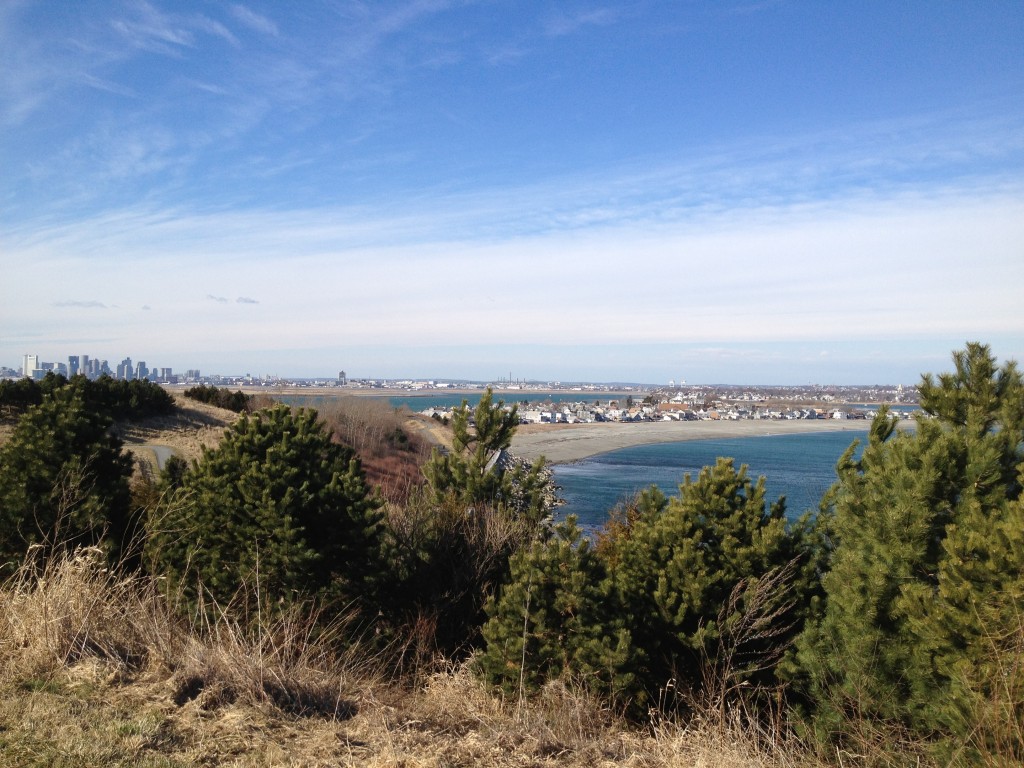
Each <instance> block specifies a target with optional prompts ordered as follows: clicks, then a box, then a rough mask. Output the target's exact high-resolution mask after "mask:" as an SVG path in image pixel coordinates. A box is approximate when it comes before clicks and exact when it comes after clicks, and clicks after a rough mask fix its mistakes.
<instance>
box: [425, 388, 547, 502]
mask: <svg viewBox="0 0 1024 768" xmlns="http://www.w3.org/2000/svg"><path fill="white" fill-rule="evenodd" d="M518 425H519V415H518V411H517V407H516V406H515V405H513V406H512V407H511V408H509V409H506V408H505V403H504V401H501V400H499V401H498V402H497V403H494V393H493V392H492V391H491V389H490V388H488V389H487V392H486V393H485V394H484V395H483V396H482V397H481V398H480V402H479V403H478V404H477V406H476V408H475V409H474V410H473V411H472V412H470V409H469V406H468V405H467V403H466V401H465V400H463V401H462V406H461V407H460V408H456V409H455V411H454V412H453V414H452V422H451V426H452V450H451V451H450V452H448V453H442V452H440V451H438V450H437V449H435V450H434V452H433V454H432V455H431V457H430V460H429V461H428V462H427V464H426V466H425V467H424V470H423V471H424V474H425V476H426V479H427V484H428V486H429V487H430V489H431V490H432V492H433V494H434V499H435V501H436V502H437V503H438V504H442V505H445V504H447V505H452V504H455V505H459V506H463V507H472V506H475V505H481V504H483V505H489V506H494V507H501V508H502V509H504V510H506V511H508V512H510V513H514V514H518V515H524V516H526V517H528V518H529V519H531V520H534V521H536V522H539V521H540V520H542V519H543V518H544V517H546V516H547V515H548V514H549V513H550V511H551V508H552V506H553V503H554V496H553V493H552V491H551V479H550V472H548V471H547V470H546V468H545V466H544V460H543V458H541V459H538V460H537V461H536V462H534V463H533V464H529V463H527V462H523V461H519V460H515V459H514V458H512V457H509V456H508V454H507V450H508V447H509V445H510V444H511V442H512V437H513V435H514V434H515V431H516V427H517V426H518Z"/></svg>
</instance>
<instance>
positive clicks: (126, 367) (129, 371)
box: [117, 357, 135, 381]
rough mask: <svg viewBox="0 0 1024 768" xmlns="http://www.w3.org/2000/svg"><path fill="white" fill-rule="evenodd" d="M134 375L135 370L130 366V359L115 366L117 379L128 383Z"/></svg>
mask: <svg viewBox="0 0 1024 768" xmlns="http://www.w3.org/2000/svg"><path fill="white" fill-rule="evenodd" d="M134 375H135V368H134V367H133V366H132V359H131V358H130V357H126V358H125V359H124V360H122V361H121V362H120V364H118V366H117V378H119V379H125V380H126V381H130V380H131V378H132V377H133V376H134Z"/></svg>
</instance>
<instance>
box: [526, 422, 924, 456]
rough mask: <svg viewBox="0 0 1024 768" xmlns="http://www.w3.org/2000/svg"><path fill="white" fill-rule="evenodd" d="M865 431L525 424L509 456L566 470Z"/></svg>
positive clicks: (781, 425)
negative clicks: (717, 442)
mask: <svg viewBox="0 0 1024 768" xmlns="http://www.w3.org/2000/svg"><path fill="white" fill-rule="evenodd" d="M912 424H913V422H910V421H903V422H901V425H908V426H911V425H912ZM870 426H871V422H869V421H859V420H852V421H841V420H831V419H829V420H820V419H819V420H810V419H799V420H793V421H767V420H766V421H755V420H741V421H654V422H640V423H636V424H623V423H618V422H608V423H602V424H529V425H524V426H521V427H519V429H518V430H517V432H516V434H515V437H514V438H513V439H512V446H511V450H512V453H514V454H516V455H517V456H521V457H522V458H524V459H529V460H531V461H533V460H534V459H536V458H537V457H538V456H544V458H545V459H547V460H548V461H549V462H550V463H552V464H567V463H569V462H572V461H579V460H580V459H585V458H588V457H590V456H596V455H597V454H599V453H606V452H608V451H614V450H618V449H619V448H631V447H633V446H635V445H650V444H652V443H676V442H681V441H683V440H707V439H713V438H729V437H755V436H758V435H796V434H806V433H808V432H864V431H865V430H867V429H868V428H869V427H870ZM851 440H852V438H851Z"/></svg>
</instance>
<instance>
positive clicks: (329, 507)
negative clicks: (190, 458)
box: [149, 405, 385, 605]
mask: <svg viewBox="0 0 1024 768" xmlns="http://www.w3.org/2000/svg"><path fill="white" fill-rule="evenodd" d="M176 482H177V483H178V484H179V488H178V490H177V491H176V492H175V493H174V494H173V495H172V496H171V499H170V501H169V503H168V504H167V505H166V506H165V507H164V508H162V509H160V510H158V511H157V512H156V513H155V514H154V515H153V516H152V517H151V519H150V526H151V540H150V545H149V553H150V557H151V559H152V561H153V567H154V569H156V570H157V572H160V573H164V574H167V575H169V576H172V577H173V580H174V581H175V582H176V583H178V584H180V585H181V587H182V588H183V589H184V591H185V594H186V595H190V596H191V597H193V598H195V597H198V596H199V594H200V591H201V592H202V593H203V594H205V595H208V596H212V597H213V598H214V599H216V600H217V601H218V602H219V603H221V604H222V605H223V604H227V603H229V602H230V601H231V600H232V599H234V598H236V595H237V594H238V593H239V590H240V588H241V587H242V586H243V585H246V586H248V587H249V592H250V593H251V594H259V595H262V596H263V597H265V598H268V599H269V604H280V603H288V602H291V601H293V600H294V599H296V598H298V597H302V596H308V595H317V596H319V597H323V598H330V599H337V600H344V601H350V600H358V599H361V598H363V599H365V598H368V596H369V595H370V594H371V593H372V592H373V590H374V589H375V585H376V584H377V582H379V580H380V578H381V575H382V572H383V571H384V568H385V566H384V564H383V562H382V560H381V558H382V554H381V525H382V523H381V513H380V509H379V508H380V503H379V502H378V501H377V500H376V498H375V497H373V496H372V495H371V493H370V491H369V489H368V487H367V485H366V482H365V480H364V477H363V474H362V470H361V468H360V465H359V461H358V459H357V458H356V457H355V455H354V453H353V452H352V451H351V449H349V448H346V447H344V446H342V445H340V444H338V443H335V442H333V441H332V440H331V436H330V435H329V434H328V433H327V432H326V431H325V429H324V425H323V424H322V423H321V422H320V421H318V420H317V414H316V411H313V410H305V409H301V408H300V409H298V411H296V412H292V411H291V410H290V409H289V408H288V407H287V406H283V405H282V406H275V407H273V408H270V409H267V410H264V411H259V412H257V413H255V414H253V415H251V416H250V415H243V416H242V417H241V418H240V419H238V420H237V421H236V422H235V423H234V424H232V425H231V426H230V427H229V428H228V429H227V430H226V431H225V434H224V437H223V439H222V440H221V442H220V444H219V445H218V447H217V448H216V449H213V450H211V449H208V448H204V450H203V455H202V458H201V459H200V460H199V461H198V462H197V463H196V464H195V465H194V466H193V467H192V468H191V470H190V471H189V472H187V473H185V475H184V476H183V477H181V478H180V479H178V480H177V481H176ZM257 585H258V591H257V590H256V587H257Z"/></svg>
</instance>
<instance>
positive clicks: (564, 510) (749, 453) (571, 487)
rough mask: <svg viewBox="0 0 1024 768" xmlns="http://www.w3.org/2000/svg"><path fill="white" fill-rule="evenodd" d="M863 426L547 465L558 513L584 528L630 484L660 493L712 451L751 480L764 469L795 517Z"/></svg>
mask: <svg viewBox="0 0 1024 768" xmlns="http://www.w3.org/2000/svg"><path fill="white" fill-rule="evenodd" d="M866 438H867V430H866V429H865V430H864V431H863V432H817V433H810V434H800V435H770V436H759V437H742V438H730V439H722V440H691V441H687V442H681V443H660V444H656V445H642V446H636V447H634V448H623V449H621V450H617V451H611V452H609V453H604V454H601V455H599V456H594V457H591V458H589V459H584V460H583V461H578V462H574V463H572V464H558V465H555V466H554V467H553V468H552V469H553V471H554V480H555V483H556V484H557V485H558V486H559V488H560V490H559V496H561V497H562V498H563V499H565V502H566V503H565V505H564V506H562V507H559V508H558V516H559V517H563V516H565V515H569V514H574V515H576V516H577V518H578V519H579V523H580V525H581V526H582V527H583V528H585V529H591V530H592V529H596V528H599V527H601V526H602V525H603V524H604V522H605V520H607V518H608V513H609V511H610V510H612V509H613V508H614V507H615V506H616V505H617V504H619V503H621V502H623V501H626V500H628V499H630V498H631V497H632V496H633V495H635V494H636V493H637V492H638V491H640V490H642V489H644V488H647V487H649V486H651V485H656V486H658V487H659V488H660V489H661V490H662V492H664V493H665V494H666V495H668V496H674V495H678V492H679V485H680V484H681V483H682V481H683V476H684V475H685V474H687V473H690V474H691V475H692V476H693V477H694V478H696V476H697V474H698V473H699V472H700V470H701V468H702V467H704V466H708V465H712V464H714V463H715V461H716V460H717V459H718V457H719V456H726V457H731V458H733V459H734V462H735V464H736V466H737V467H739V465H741V464H746V465H747V474H748V476H750V477H751V478H753V479H755V480H756V479H757V477H758V476H760V475H764V476H765V489H766V495H767V499H768V500H769V501H775V500H777V499H778V497H779V496H785V497H786V515H787V517H789V518H790V519H795V518H796V517H799V516H800V515H801V514H803V513H804V512H805V511H807V510H817V508H818V502H819V501H820V500H821V497H822V495H823V494H824V493H825V491H827V490H828V488H829V487H830V486H831V485H832V484H833V483H834V482H835V480H836V472H835V467H836V463H837V462H838V461H839V457H840V456H842V454H843V452H844V451H845V450H846V449H847V448H848V447H849V446H850V444H851V443H852V442H853V441H854V440H855V439H860V440H861V442H862V443H863V442H864V441H865V440H866Z"/></svg>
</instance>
